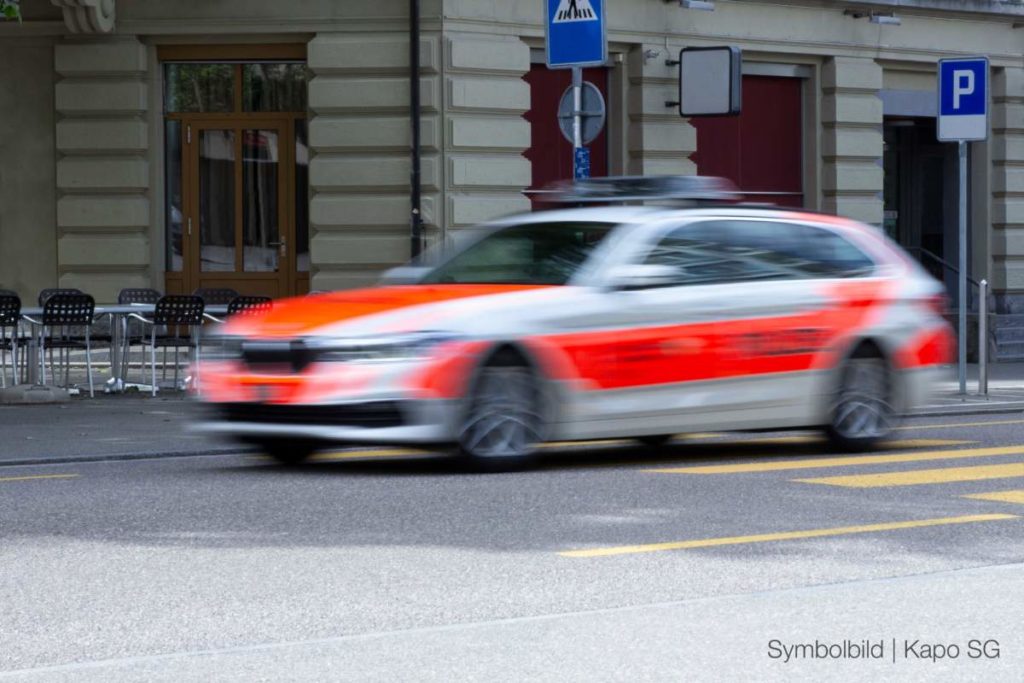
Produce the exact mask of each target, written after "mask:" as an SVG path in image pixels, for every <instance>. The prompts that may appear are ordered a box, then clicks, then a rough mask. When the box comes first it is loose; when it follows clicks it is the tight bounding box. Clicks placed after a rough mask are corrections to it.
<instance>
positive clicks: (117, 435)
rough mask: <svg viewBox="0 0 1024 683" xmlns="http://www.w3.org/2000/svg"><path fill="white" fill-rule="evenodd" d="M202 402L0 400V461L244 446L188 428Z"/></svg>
mask: <svg viewBox="0 0 1024 683" xmlns="http://www.w3.org/2000/svg"><path fill="white" fill-rule="evenodd" d="M202 410H203V406H202V405H200V404H198V403H196V402H194V401H192V400H191V399H188V398H185V397H184V394H177V395H171V396H165V397H157V398H152V397H150V396H149V395H140V394H137V393H132V394H113V395H104V394H102V393H100V394H97V395H96V398H94V399H90V398H88V394H86V396H85V397H84V398H82V397H79V398H72V399H71V400H70V401H69V402H67V403H60V404H44V405H14V406H0V465H14V464H40V463H50V462H89V461H95V460H116V459H120V458H126V459H127V458H146V457H166V456H171V455H178V456H180V455H217V454H224V453H242V452H245V451H246V450H247V449H245V448H244V447H240V446H238V445H232V444H231V443H228V442H224V441H217V440H215V439H212V438H210V437H209V436H206V435H202V434H194V433H191V432H190V431H189V429H188V425H189V424H190V423H191V422H193V421H195V420H196V419H198V418H199V416H200V415H201V413H202Z"/></svg>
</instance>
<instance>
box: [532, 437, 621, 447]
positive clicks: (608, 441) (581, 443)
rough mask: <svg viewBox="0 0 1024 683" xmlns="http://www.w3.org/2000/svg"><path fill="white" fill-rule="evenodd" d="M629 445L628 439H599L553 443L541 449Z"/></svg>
mask: <svg viewBox="0 0 1024 683" xmlns="http://www.w3.org/2000/svg"><path fill="white" fill-rule="evenodd" d="M626 443H629V442H628V441H627V440H626V439H597V440H595V441H551V442H549V443H542V444H541V445H540V448H563V447H568V446H620V445H623V444H626Z"/></svg>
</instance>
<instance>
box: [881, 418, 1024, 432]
mask: <svg viewBox="0 0 1024 683" xmlns="http://www.w3.org/2000/svg"><path fill="white" fill-rule="evenodd" d="M1021 424H1024V420H991V421H989V422H954V423H952V424H926V425H904V426H902V427H893V431H912V430H914V429H953V428H955V427H987V426H989V425H1021Z"/></svg>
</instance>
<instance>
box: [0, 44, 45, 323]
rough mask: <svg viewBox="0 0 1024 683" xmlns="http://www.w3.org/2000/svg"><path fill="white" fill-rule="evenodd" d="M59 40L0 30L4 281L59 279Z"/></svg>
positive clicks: (32, 284)
mask: <svg viewBox="0 0 1024 683" xmlns="http://www.w3.org/2000/svg"><path fill="white" fill-rule="evenodd" d="M53 82H54V73H53V44H52V40H50V39H44V38H39V39H17V38H10V37H4V38H0V289H11V290H14V291H16V292H17V293H18V295H19V296H20V297H21V299H22V303H23V304H24V305H26V306H29V305H31V306H34V305H35V303H36V295H37V294H38V292H39V290H40V289H44V288H46V287H53V286H55V285H56V284H57V228H56V203H57V202H56V196H55V192H56V191H55V189H54V164H53V157H54V129H53V118H54V115H53Z"/></svg>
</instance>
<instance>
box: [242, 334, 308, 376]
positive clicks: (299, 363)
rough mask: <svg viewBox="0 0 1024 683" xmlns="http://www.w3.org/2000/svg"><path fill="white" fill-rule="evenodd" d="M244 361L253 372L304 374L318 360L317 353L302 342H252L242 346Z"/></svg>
mask: <svg viewBox="0 0 1024 683" xmlns="http://www.w3.org/2000/svg"><path fill="white" fill-rule="evenodd" d="M242 360H243V361H244V362H245V364H246V365H248V366H249V367H250V368H252V369H253V370H261V369H265V370H269V371H273V370H277V369H280V368H288V369H289V370H291V371H292V372H302V371H303V370H305V369H306V368H307V367H308V366H309V365H310V364H311V363H312V362H313V361H314V360H316V352H315V351H313V350H312V349H310V348H309V347H307V346H306V345H305V344H303V343H302V342H301V341H280V342H258V341H251V342H245V343H243V344H242Z"/></svg>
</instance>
